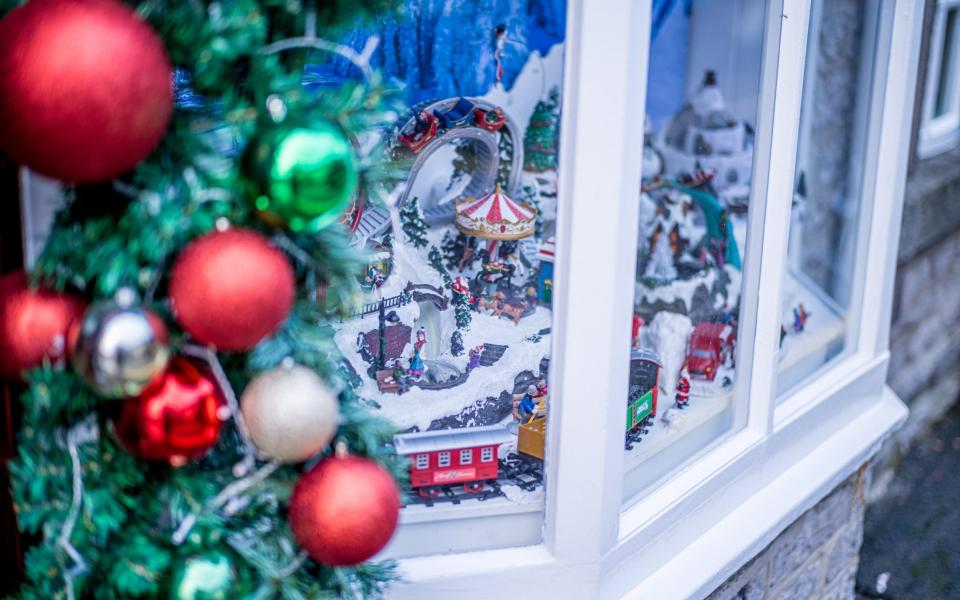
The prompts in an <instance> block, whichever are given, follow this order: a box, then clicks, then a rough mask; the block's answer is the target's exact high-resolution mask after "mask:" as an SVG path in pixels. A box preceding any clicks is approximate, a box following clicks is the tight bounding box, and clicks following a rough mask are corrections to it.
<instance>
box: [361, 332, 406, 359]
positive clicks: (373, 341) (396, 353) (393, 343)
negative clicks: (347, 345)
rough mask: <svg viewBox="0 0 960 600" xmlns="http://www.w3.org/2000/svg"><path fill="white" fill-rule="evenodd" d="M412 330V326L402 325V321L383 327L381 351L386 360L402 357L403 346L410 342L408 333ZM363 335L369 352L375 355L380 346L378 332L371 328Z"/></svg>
mask: <svg viewBox="0 0 960 600" xmlns="http://www.w3.org/2000/svg"><path fill="white" fill-rule="evenodd" d="M412 331H413V328H411V327H410V326H409V325H404V324H403V323H397V324H396V325H388V326H387V327H385V328H384V330H383V353H384V355H385V356H386V359H387V360H388V361H392V360H394V359H397V358H401V357H402V355H403V349H404V347H406V345H407V344H409V343H410V334H411V332H412ZM363 337H364V339H365V340H366V341H367V346H368V347H369V348H370V352H372V353H373V355H374V356H376V355H377V352H378V350H379V348H380V335H379V332H378V331H377V330H376V329H371V330H370V331H368V332H366V333H364V334H363Z"/></svg>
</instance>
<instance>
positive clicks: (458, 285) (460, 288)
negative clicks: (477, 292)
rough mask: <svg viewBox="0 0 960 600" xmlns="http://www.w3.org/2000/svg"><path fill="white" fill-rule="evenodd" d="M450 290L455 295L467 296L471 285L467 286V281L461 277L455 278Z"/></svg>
mask: <svg viewBox="0 0 960 600" xmlns="http://www.w3.org/2000/svg"><path fill="white" fill-rule="evenodd" d="M450 289H451V290H452V291H453V292H454V293H455V294H462V295H467V294H469V293H470V286H469V284H467V282H466V280H464V278H463V277H461V276H459V275H457V276H456V277H454V278H453V283H451V284H450Z"/></svg>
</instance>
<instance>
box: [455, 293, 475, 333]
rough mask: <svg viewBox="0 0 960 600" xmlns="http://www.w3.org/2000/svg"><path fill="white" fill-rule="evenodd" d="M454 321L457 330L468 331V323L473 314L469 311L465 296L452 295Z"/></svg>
mask: <svg viewBox="0 0 960 600" xmlns="http://www.w3.org/2000/svg"><path fill="white" fill-rule="evenodd" d="M453 306H454V311H453V315H454V319H455V320H456V322H457V329H463V330H466V329H470V321H471V320H472V319H473V312H472V311H471V310H470V304H469V301H468V300H467V296H466V294H454V295H453Z"/></svg>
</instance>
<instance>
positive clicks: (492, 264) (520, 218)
mask: <svg viewBox="0 0 960 600" xmlns="http://www.w3.org/2000/svg"><path fill="white" fill-rule="evenodd" d="M536 221H537V210H536V209H535V208H533V207H532V206H530V205H529V204H525V203H523V202H517V201H515V200H513V199H512V198H510V196H508V195H507V194H505V193H504V192H503V189H502V188H501V187H500V184H499V183H498V184H497V187H496V188H495V189H494V190H493V192H491V193H489V194H487V195H486V196H483V197H482V198H464V199H462V200H459V201H457V203H456V208H455V211H454V224H455V225H456V227H457V229H458V230H459V231H460V232H461V233H463V234H464V235H466V236H471V237H474V238H479V239H483V240H487V247H486V252H484V253H483V265H482V267H481V270H480V272H478V273H477V275H476V283H477V284H479V285H480V286H481V288H482V292H481V293H482V294H483V295H485V296H489V295H492V294H495V293H496V292H497V291H498V290H499V289H500V288H503V287H504V284H505V285H506V287H508V288H509V287H510V286H511V280H512V278H513V275H514V272H515V271H516V268H517V265H516V264H514V262H513V261H511V260H510V259H509V257H510V256H512V255H513V253H514V252H515V251H516V243H517V241H518V240H521V239H523V238H527V237H530V236H532V235H533V234H534V230H535V229H536ZM500 244H503V247H502V248H500V250H499V251H498V246H499V245H500Z"/></svg>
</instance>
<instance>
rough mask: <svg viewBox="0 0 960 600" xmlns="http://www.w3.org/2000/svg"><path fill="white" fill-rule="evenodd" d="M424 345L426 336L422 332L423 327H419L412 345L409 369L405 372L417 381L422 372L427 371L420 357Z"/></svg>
mask: <svg viewBox="0 0 960 600" xmlns="http://www.w3.org/2000/svg"><path fill="white" fill-rule="evenodd" d="M426 343H427V334H426V332H425V331H424V330H423V327H421V328H420V329H418V330H417V341H416V342H414V344H413V357H412V358H411V359H410V368H409V369H408V371H407V372H408V373H409V374H410V376H411V377H415V378H417V379H419V378H420V377H423V374H424V372H426V370H427V368H426V366H425V365H424V364H423V358H422V357H421V356H420V353H421V352H422V351H423V347H424V346H425V345H426Z"/></svg>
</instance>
